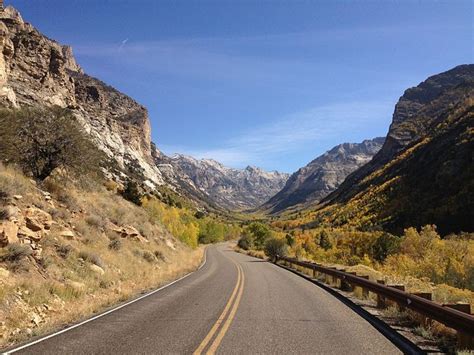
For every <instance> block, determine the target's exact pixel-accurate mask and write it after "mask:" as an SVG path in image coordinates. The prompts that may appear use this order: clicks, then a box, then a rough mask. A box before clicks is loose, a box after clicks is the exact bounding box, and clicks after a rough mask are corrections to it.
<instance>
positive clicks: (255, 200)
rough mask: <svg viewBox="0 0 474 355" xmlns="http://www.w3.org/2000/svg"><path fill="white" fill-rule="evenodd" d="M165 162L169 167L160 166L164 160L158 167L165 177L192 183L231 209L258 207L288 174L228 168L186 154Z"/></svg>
mask: <svg viewBox="0 0 474 355" xmlns="http://www.w3.org/2000/svg"><path fill="white" fill-rule="evenodd" d="M166 163H167V164H168V165H169V170H166V172H165V170H164V169H163V168H164V164H165V161H162V164H160V167H162V170H163V172H164V174H165V176H166V178H167V179H168V180H175V181H178V182H179V184H181V185H187V186H189V187H192V188H193V189H194V190H196V191H198V192H199V193H200V194H201V195H203V196H204V198H205V199H207V200H209V201H211V202H212V203H214V204H215V205H217V206H219V207H221V208H225V209H231V210H242V209H249V208H254V207H257V206H258V205H260V204H262V203H263V202H264V201H266V200H268V198H270V197H271V196H273V195H274V194H275V193H277V192H278V191H279V190H280V189H281V188H282V187H283V186H284V184H285V182H286V180H287V179H288V176H289V175H288V174H285V173H279V172H276V171H272V172H267V171H264V170H262V169H259V168H256V167H251V166H248V167H246V168H245V169H242V170H239V169H233V168H228V167H225V166H224V165H222V164H221V163H219V162H217V161H215V160H212V159H201V160H198V159H195V158H192V157H189V156H185V155H175V156H173V157H171V158H167V160H166ZM175 184H176V182H175Z"/></svg>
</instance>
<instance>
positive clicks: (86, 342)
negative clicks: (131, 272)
mask: <svg viewBox="0 0 474 355" xmlns="http://www.w3.org/2000/svg"><path fill="white" fill-rule="evenodd" d="M18 353H20V354H21V353H24V354H125V353H126V354H193V353H194V354H201V353H202V354H208V353H210V354H212V353H220V354H318V353H320V354H392V353H400V351H399V350H398V349H397V348H396V347H395V346H394V345H393V344H392V343H391V342H390V341H388V340H387V339H386V338H385V337H384V336H383V335H382V334H380V333H379V332H378V331H377V330H376V329H374V328H373V327H372V326H371V325H370V324H369V323H368V322H367V321H365V320H364V319H363V318H361V317H360V316H358V315H357V314H356V313H354V312H353V311H352V310H351V309H349V308H348V307H347V306H345V305H344V304H342V303H341V302H340V301H339V300H337V299H336V298H334V297H333V296H331V295H330V294H328V293H326V291H324V290H322V289H320V288H319V287H317V286H316V285H314V284H312V283H310V282H308V281H306V280H304V279H303V278H301V277H299V276H297V275H295V274H293V273H291V272H289V271H287V270H284V269H282V268H280V267H278V266H275V265H273V264H271V263H268V262H264V261H261V260H259V259H255V258H251V257H249V256H246V255H242V254H238V253H235V252H233V251H232V250H231V249H230V247H229V246H227V245H219V246H211V247H209V248H208V250H207V262H206V264H205V265H204V266H203V267H202V268H201V269H200V270H199V271H197V272H195V273H193V274H192V275H190V276H189V277H187V278H185V279H183V280H181V281H179V282H177V283H175V284H173V285H171V286H170V287H167V288H165V289H163V290H161V291H159V292H157V293H155V294H153V295H151V296H149V297H146V298H143V299H141V300H139V301H137V302H135V303H132V304H130V305H127V306H125V307H123V308H121V309H119V310H117V311H115V312H111V313H109V314H107V315H105V316H103V317H100V318H98V319H96V320H93V321H91V322H89V323H86V324H84V325H81V326H79V327H77V328H74V329H72V330H70V331H67V332H64V333H62V334H59V335H57V336H54V337H51V338H49V339H47V340H44V341H42V342H39V343H37V344H35V345H32V346H30V347H27V348H24V349H22V350H20V351H18Z"/></svg>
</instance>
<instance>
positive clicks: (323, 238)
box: [319, 230, 332, 250]
mask: <svg viewBox="0 0 474 355" xmlns="http://www.w3.org/2000/svg"><path fill="white" fill-rule="evenodd" d="M319 246H320V247H321V248H323V249H324V250H329V249H331V248H332V244H331V240H330V239H329V234H328V232H326V231H325V230H323V231H322V232H321V234H320V235H319Z"/></svg>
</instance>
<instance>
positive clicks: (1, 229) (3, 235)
mask: <svg viewBox="0 0 474 355" xmlns="http://www.w3.org/2000/svg"><path fill="white" fill-rule="evenodd" d="M18 242H19V240H18V226H17V225H16V224H15V223H13V222H11V221H3V222H2V223H1V224H0V247H6V246H7V245H8V244H10V243H18Z"/></svg>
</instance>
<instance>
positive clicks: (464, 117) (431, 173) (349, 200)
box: [325, 65, 474, 234]
mask: <svg viewBox="0 0 474 355" xmlns="http://www.w3.org/2000/svg"><path fill="white" fill-rule="evenodd" d="M472 127H474V65H461V66H458V67H456V68H454V69H452V70H449V71H447V72H445V73H441V74H439V75H435V76H432V77H430V78H428V79H427V80H426V81H424V82H423V83H421V84H420V85H418V86H417V87H416V88H412V89H408V90H407V91H405V94H404V95H403V96H402V97H401V98H400V101H399V102H398V104H397V106H396V107H395V112H394V115H393V122H392V125H391V126H390V131H389V133H388V136H387V140H386V142H385V144H384V146H383V148H382V149H381V150H380V152H379V153H378V154H376V155H375V157H374V159H373V160H372V161H371V162H369V163H368V164H367V165H365V166H363V167H362V168H361V169H359V170H357V171H356V172H354V173H353V174H352V175H350V176H348V178H347V179H346V180H345V181H344V183H343V184H342V185H341V186H340V188H339V189H338V190H336V191H335V192H334V193H332V194H331V195H329V196H328V197H327V198H326V201H325V202H326V203H327V207H326V209H329V210H331V211H332V212H331V214H330V215H331V217H330V219H331V220H332V222H336V223H337V224H341V223H342V224H345V223H350V224H353V225H357V226H360V227H363V228H373V226H374V225H375V226H378V227H383V228H385V229H387V230H390V231H393V232H396V233H401V232H402V231H403V229H404V228H406V227H409V226H415V227H420V226H423V225H426V224H436V225H437V226H438V229H439V231H440V232H441V233H442V234H447V233H450V232H460V231H466V232H472V231H474V212H473V211H474V205H473V201H474V196H473V194H474V164H473V155H472V154H473V152H474V136H473V131H472ZM348 216H350V218H348ZM361 221H364V222H363V225H360V223H361Z"/></svg>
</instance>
